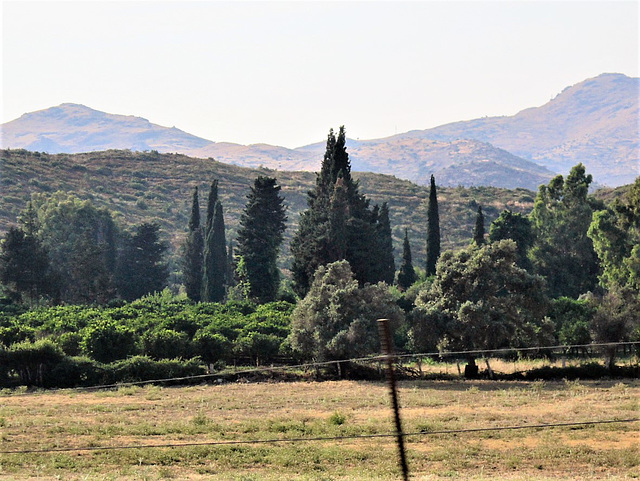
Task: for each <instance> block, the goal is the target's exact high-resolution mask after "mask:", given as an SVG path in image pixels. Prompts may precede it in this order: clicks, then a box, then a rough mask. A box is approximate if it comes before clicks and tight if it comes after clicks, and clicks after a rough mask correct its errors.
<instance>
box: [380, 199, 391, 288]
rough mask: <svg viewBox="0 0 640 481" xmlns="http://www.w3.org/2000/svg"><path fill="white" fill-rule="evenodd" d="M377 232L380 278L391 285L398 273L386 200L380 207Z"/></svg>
mask: <svg viewBox="0 0 640 481" xmlns="http://www.w3.org/2000/svg"><path fill="white" fill-rule="evenodd" d="M376 232H377V237H378V244H379V247H378V249H379V252H380V263H379V266H380V279H381V280H383V281H384V282H386V283H387V284H389V285H391V284H393V278H394V277H395V275H396V263H395V260H394V258H393V238H392V236H391V222H390V220H389V206H388V204H387V203H386V202H384V203H383V204H382V207H381V208H380V213H379V214H378V222H377V225H376Z"/></svg>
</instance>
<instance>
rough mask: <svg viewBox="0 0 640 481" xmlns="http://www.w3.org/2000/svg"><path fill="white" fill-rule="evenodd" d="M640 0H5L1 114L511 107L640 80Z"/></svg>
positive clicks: (477, 112)
mask: <svg viewBox="0 0 640 481" xmlns="http://www.w3.org/2000/svg"><path fill="white" fill-rule="evenodd" d="M639 5H640V2H639V1H638V0H633V1H572V0H564V1H516V0H503V1H464V2H462V1H444V0H441V1H410V2H401V1H395V2H378V1H375V2H374V1H346V2H337V1H316V2H304V1H286V2H275V1H254V2H242V1H236V2H223V1H195V2H184V1H181V2H174V1H137V2H133V1H109V2H102V1H87V0H84V1H82V2H77V1H66V2H57V1H44V2H31V1H7V0H3V1H2V4H1V8H2V12H1V13H2V79H1V80H2V99H1V100H2V109H1V110H2V119H1V120H2V123H4V122H8V121H10V120H13V119H15V118H18V117H19V116H21V115H22V114H24V113H26V112H31V111H35V110H41V109H46V108H49V107H53V106H56V105H59V104H61V103H64V102H72V103H79V104H84V105H86V106H88V107H91V108H93V109H96V110H101V111H105V112H108V113H114V114H124V115H135V116H139V117H144V118H146V119H148V120H149V121H151V122H153V123H156V124H160V125H163V126H167V127H172V126H175V127H178V128H179V129H182V130H184V131H186V132H189V133H191V134H194V135H197V136H199V137H203V138H206V139H208V140H213V141H216V142H222V141H224V142H236V143H241V144H253V143H267V144H272V145H281V146H285V147H290V148H294V147H299V146H303V145H307V144H310V143H314V142H322V141H323V140H324V139H326V135H327V132H328V131H329V129H330V128H334V129H337V128H338V127H339V126H340V125H345V127H346V130H347V135H348V136H349V137H351V138H358V139H374V138H381V137H386V136H390V135H393V134H395V133H401V132H406V131H409V130H413V129H427V128H431V127H435V126H438V125H442V124H445V123H449V122H454V121H458V120H468V119H473V118H480V117H484V116H497V115H513V114H515V113H517V112H518V111H520V110H523V109H525V108H528V107H535V106H540V105H543V104H544V103H546V102H548V101H549V100H550V99H551V98H553V97H555V96H556V95H557V94H558V93H560V92H561V91H562V90H563V89H564V88H565V87H567V86H570V85H574V84H576V83H578V82H581V81H582V80H585V79H587V78H591V77H595V76H597V75H599V74H601V73H604V72H618V73H623V74H626V75H628V76H633V77H638V76H639V71H638V70H639V61H640V60H639V43H640V42H639V34H638V32H639V24H640V17H639V15H640V14H639Z"/></svg>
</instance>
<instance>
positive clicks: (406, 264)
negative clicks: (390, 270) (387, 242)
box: [398, 229, 417, 291]
mask: <svg viewBox="0 0 640 481" xmlns="http://www.w3.org/2000/svg"><path fill="white" fill-rule="evenodd" d="M416 279H417V277H416V271H415V270H414V268H413V262H412V260H411V245H410V244H409V231H408V230H407V229H405V230H404V242H403V244H402V264H401V265H400V270H399V271H398V289H400V290H401V291H406V290H407V289H409V287H411V286H412V285H413V283H414V282H416Z"/></svg>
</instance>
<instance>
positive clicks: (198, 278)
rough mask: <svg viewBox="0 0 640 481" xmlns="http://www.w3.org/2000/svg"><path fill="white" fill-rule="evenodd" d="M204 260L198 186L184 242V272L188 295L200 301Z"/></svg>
mask: <svg viewBox="0 0 640 481" xmlns="http://www.w3.org/2000/svg"><path fill="white" fill-rule="evenodd" d="M203 262H204V235H203V233H202V227H201V226H200V203H199V202H198V187H196V188H195V189H194V191H193V201H192V203H191V217H190V218H189V232H188V233H187V238H186V240H185V243H184V257H183V267H182V269H183V270H182V273H183V277H184V287H185V291H186V293H187V297H188V298H189V299H191V300H192V301H194V302H199V301H200V299H201V294H202V266H203Z"/></svg>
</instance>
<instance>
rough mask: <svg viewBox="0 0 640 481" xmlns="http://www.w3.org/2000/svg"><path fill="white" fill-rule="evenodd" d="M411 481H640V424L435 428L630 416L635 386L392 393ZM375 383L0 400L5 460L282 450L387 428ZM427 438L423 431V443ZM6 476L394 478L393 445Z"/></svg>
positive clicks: (425, 385)
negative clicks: (58, 450)
mask: <svg viewBox="0 0 640 481" xmlns="http://www.w3.org/2000/svg"><path fill="white" fill-rule="evenodd" d="M399 396H400V400H401V404H402V406H403V410H402V416H403V423H404V430H405V432H424V433H427V434H424V435H420V436H410V437H408V438H406V439H407V444H406V446H407V452H408V458H409V466H410V469H411V472H412V479H418V480H440V479H451V478H458V479H460V478H463V479H473V480H488V479H512V480H532V479H536V480H537V479H540V480H569V479H571V480H573V479H582V480H596V479H633V478H639V477H640V446H639V442H638V440H639V439H640V423H637V422H636V423H626V424H623V423H616V424H605V425H598V426H581V427H564V428H552V429H539V428H538V429H536V428H532V429H524V430H517V431H488V432H476V433H458V434H433V432H434V431H442V430H454V429H467V428H481V427H498V426H511V425H533V424H542V423H562V422H581V421H591V420H597V419H627V418H632V417H638V415H639V414H640V404H639V399H640V381H637V380H630V381H625V382H624V383H622V382H618V381H602V382H554V383H542V382H536V383H524V382H488V381H477V382H465V381H412V382H404V383H401V388H400V392H399ZM389 404H390V403H389V399H388V393H387V389H386V386H385V385H384V384H382V383H371V382H350V381H342V382H322V383H282V384H277V383H256V384H227V385H220V386H196V387H185V388H160V387H155V386H150V387H145V388H122V389H120V390H119V391H113V392H97V393H74V392H51V393H46V392H45V393H36V394H30V395H26V396H19V395H10V396H3V397H0V430H1V439H2V443H1V447H2V448H1V450H2V451H9V450H12V451H18V450H25V449H48V448H56V447H78V448H79V447H89V446H118V445H127V446H140V445H149V444H164V443H176V444H180V443H194V442H196V443H197V442H210V441H217V440H251V439H274V438H275V439H286V438H297V437H313V436H343V435H366V434H377V433H387V432H391V431H392V430H393V428H392V423H391V412H390V407H389ZM429 432H431V433H432V434H428V433H429ZM0 478H2V479H19V480H23V479H36V478H37V479H77V480H81V479H114V480H115V479H118V480H133V479H149V480H154V479H218V480H227V479H228V480H258V479H260V480H261V479H267V480H269V479H271V480H276V479H305V480H307V479H308V480H312V479H313V480H356V479H358V480H359V479H379V480H387V479H389V480H390V479H399V472H398V469H397V460H396V448H395V444H394V440H393V439H392V438H362V439H349V440H345V441H338V442H336V441H307V442H302V443H295V444H294V443H286V442H283V443H275V444H271V443H270V444H246V445H233V446H232V445H227V446H192V447H182V448H136V449H127V450H113V451H101V450H99V451H72V452H63V453H34V454H20V455H19V454H2V455H0Z"/></svg>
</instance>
